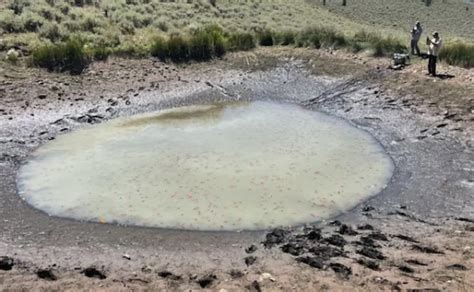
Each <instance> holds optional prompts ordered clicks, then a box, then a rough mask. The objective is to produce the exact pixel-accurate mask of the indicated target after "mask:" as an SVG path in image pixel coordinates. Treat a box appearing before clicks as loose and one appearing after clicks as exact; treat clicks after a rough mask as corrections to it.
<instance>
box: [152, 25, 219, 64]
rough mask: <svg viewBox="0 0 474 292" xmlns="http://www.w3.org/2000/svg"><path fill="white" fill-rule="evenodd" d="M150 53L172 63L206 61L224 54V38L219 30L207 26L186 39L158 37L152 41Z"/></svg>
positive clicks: (181, 37) (174, 36) (179, 36)
mask: <svg viewBox="0 0 474 292" xmlns="http://www.w3.org/2000/svg"><path fill="white" fill-rule="evenodd" d="M150 53H151V55H152V56H154V57H157V58H159V59H160V60H167V59H169V60H171V61H173V62H185V61H189V60H194V61H206V60H210V59H212V58H214V57H221V56H223V55H224V54H225V53H226V38H225V36H224V32H223V31H222V30H221V29H220V28H218V27H216V26H209V27H205V28H202V29H198V30H196V31H195V32H193V33H192V34H191V35H190V36H187V37H184V36H181V35H173V36H171V37H169V38H168V39H165V38H163V37H158V38H156V39H155V40H154V41H153V43H152V45H151V48H150Z"/></svg>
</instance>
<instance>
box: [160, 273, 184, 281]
mask: <svg viewBox="0 0 474 292" xmlns="http://www.w3.org/2000/svg"><path fill="white" fill-rule="evenodd" d="M158 276H160V277H161V278H165V279H169V280H173V281H178V280H181V276H180V275H175V274H173V273H171V272H170V271H161V272H158Z"/></svg>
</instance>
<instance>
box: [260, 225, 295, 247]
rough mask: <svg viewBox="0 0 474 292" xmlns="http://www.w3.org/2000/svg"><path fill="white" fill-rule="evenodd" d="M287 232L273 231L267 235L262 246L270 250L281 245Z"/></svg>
mask: <svg viewBox="0 0 474 292" xmlns="http://www.w3.org/2000/svg"><path fill="white" fill-rule="evenodd" d="M288 234H289V232H288V231H287V230H284V229H273V230H272V231H271V232H270V233H267V235H266V237H265V241H264V242H263V245H264V246H265V247H266V248H272V247H273V246H274V245H278V244H281V243H283V241H284V240H285V238H286V237H287V235H288Z"/></svg>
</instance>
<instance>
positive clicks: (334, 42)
mask: <svg viewBox="0 0 474 292" xmlns="http://www.w3.org/2000/svg"><path fill="white" fill-rule="evenodd" d="M347 44H348V41H347V39H346V37H345V36H344V35H343V34H342V33H340V32H337V31H336V30H335V29H333V28H329V27H312V28H308V29H305V30H303V31H302V32H300V33H299V34H298V35H297V37H296V45H297V46H298V47H314V48H318V49H319V48H321V47H329V48H341V47H344V46H346V45H347Z"/></svg>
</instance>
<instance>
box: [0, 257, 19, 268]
mask: <svg viewBox="0 0 474 292" xmlns="http://www.w3.org/2000/svg"><path fill="white" fill-rule="evenodd" d="M14 265H15V261H14V260H13V259H12V258H11V257H5V256H2V257H0V270H2V271H10V270H11V269H12V268H13V266H14Z"/></svg>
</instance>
